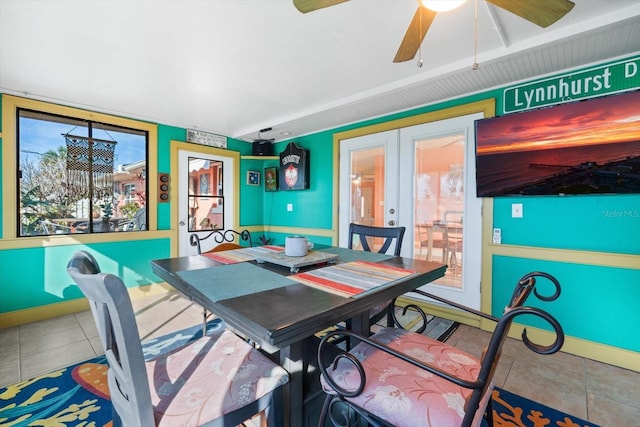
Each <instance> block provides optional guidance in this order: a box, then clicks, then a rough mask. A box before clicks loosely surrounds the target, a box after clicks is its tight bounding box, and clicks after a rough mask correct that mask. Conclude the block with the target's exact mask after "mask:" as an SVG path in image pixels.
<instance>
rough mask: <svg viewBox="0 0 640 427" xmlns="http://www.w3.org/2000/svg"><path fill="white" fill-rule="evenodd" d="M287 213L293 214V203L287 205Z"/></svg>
mask: <svg viewBox="0 0 640 427" xmlns="http://www.w3.org/2000/svg"><path fill="white" fill-rule="evenodd" d="M287 212H293V203H287Z"/></svg>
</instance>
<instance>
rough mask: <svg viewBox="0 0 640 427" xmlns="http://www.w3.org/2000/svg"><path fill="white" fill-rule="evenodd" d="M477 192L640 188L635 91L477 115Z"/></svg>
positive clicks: (639, 104)
mask: <svg viewBox="0 0 640 427" xmlns="http://www.w3.org/2000/svg"><path fill="white" fill-rule="evenodd" d="M475 131H476V134H475V138H476V180H477V194H478V197H494V196H507V195H552V194H553V195H558V194H560V195H562V194H599V193H627V194H628V193H640V91H634V92H628V93H624V94H621V95H610V96H606V97H601V98H593V99H589V100H586V101H580V102H573V103H569V104H561V105H556V106H553V107H548V108H543V109H539V110H532V111H527V112H523V113H514V114H508V115H504V116H500V117H493V118H488V119H481V120H477V121H476V127H475Z"/></svg>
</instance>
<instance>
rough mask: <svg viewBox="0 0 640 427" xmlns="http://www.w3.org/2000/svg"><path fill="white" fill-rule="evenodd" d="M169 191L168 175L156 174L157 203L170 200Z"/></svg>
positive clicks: (169, 181)
mask: <svg viewBox="0 0 640 427" xmlns="http://www.w3.org/2000/svg"><path fill="white" fill-rule="evenodd" d="M170 189H171V180H170V177H169V174H168V173H159V174H158V202H160V203H165V202H168V201H169V200H170V197H169V190H170Z"/></svg>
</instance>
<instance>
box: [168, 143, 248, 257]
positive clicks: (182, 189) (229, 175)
mask: <svg viewBox="0 0 640 427" xmlns="http://www.w3.org/2000/svg"><path fill="white" fill-rule="evenodd" d="M189 156H193V157H199V158H208V159H211V160H217V161H222V162H223V182H224V200H225V203H224V206H225V217H224V222H225V229H231V228H233V229H237V228H238V227H239V224H240V220H239V218H240V209H239V206H240V192H239V189H240V154H239V153H238V152H236V151H230V150H225V149H222V148H216V147H208V146H201V145H197V144H189V143H184V142H177V141H171V159H172V164H171V166H172V168H171V169H172V170H173V171H175V176H176V178H177V179H174V180H173V182H172V193H173V194H172V195H171V199H172V212H171V228H172V229H175V230H176V239H175V241H176V253H177V255H178V256H185V255H193V254H195V253H196V248H194V247H192V246H191V245H190V244H189V236H190V234H192V233H190V232H188V231H187V230H188V227H187V224H188V209H187V207H188V188H189V168H188V165H187V158H188V157H189ZM176 181H177V182H176ZM200 234H201V235H202V236H204V235H206V234H204V232H200Z"/></svg>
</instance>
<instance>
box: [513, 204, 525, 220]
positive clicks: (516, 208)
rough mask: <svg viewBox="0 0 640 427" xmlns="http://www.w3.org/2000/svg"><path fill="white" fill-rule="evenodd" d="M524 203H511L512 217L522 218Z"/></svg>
mask: <svg viewBox="0 0 640 427" xmlns="http://www.w3.org/2000/svg"><path fill="white" fill-rule="evenodd" d="M522 214H523V212H522V203H513V204H512V205H511V218H522Z"/></svg>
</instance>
